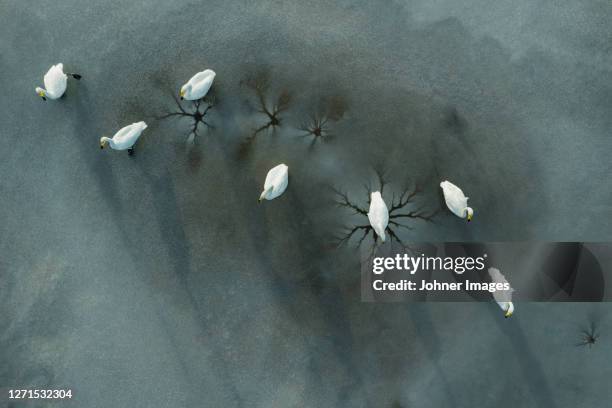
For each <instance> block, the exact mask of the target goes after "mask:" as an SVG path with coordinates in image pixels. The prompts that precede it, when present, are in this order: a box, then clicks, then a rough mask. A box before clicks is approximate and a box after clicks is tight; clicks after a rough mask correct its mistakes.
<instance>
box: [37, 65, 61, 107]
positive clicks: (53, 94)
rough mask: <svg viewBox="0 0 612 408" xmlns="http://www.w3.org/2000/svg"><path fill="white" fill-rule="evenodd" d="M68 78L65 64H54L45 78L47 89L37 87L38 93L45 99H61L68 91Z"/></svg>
mask: <svg viewBox="0 0 612 408" xmlns="http://www.w3.org/2000/svg"><path fill="white" fill-rule="evenodd" d="M67 80H68V76H67V75H66V74H64V64H62V63H59V64H56V65H53V66H52V67H51V68H49V71H47V73H46V74H45V76H44V78H43V81H44V83H45V88H46V89H43V88H41V87H36V93H37V94H38V96H40V97H41V98H43V99H45V98H49V99H59V98H61V97H62V95H64V92H66V85H67V82H68V81H67Z"/></svg>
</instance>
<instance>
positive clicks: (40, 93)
mask: <svg viewBox="0 0 612 408" xmlns="http://www.w3.org/2000/svg"><path fill="white" fill-rule="evenodd" d="M36 94H37V95H38V96H40V97H41V98H42V99H43V101H46V100H47V91H45V90H44V89H42V88H41V87H39V86H37V87H36Z"/></svg>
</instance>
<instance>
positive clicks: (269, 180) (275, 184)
mask: <svg viewBox="0 0 612 408" xmlns="http://www.w3.org/2000/svg"><path fill="white" fill-rule="evenodd" d="M287 184H289V167H287V165H286V164H283V163H281V164H279V165H278V166H276V167H274V168H272V169H271V170H270V171H269V172H268V175H267V176H266V181H265V182H264V189H263V192H262V193H261V195H260V196H259V202H261V200H263V199H266V200H273V199H275V198H276V197H278V196H279V195H281V194H283V193H284V192H285V190H286V189H287Z"/></svg>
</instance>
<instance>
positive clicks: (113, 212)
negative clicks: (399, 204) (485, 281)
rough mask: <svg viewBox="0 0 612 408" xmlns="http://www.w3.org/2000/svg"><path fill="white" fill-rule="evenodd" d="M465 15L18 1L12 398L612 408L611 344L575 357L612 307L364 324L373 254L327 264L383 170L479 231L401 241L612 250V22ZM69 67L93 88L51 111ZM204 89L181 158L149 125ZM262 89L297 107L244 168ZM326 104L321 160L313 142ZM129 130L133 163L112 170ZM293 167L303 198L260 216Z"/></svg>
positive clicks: (12, 86)
mask: <svg viewBox="0 0 612 408" xmlns="http://www.w3.org/2000/svg"><path fill="white" fill-rule="evenodd" d="M460 3H461V5H459V2H456V1H450V0H448V1H420V2H371V1H361V2H348V1H307V2H305V1H304V2H298V1H291V2H286V1H283V2H281V1H256V2H243V1H229V0H228V1H223V2H186V1H178V0H177V1H165V0H164V1H161V0H143V1H117V0H103V1H96V2H92V3H91V4H89V3H88V4H85V3H83V2H80V1H73V0H71V1H65V0H62V1H45V2H41V1H31V0H30V1H3V2H2V3H1V4H0V9H2V12H1V13H0V72H2V79H1V80H0V81H1V82H0V85H1V86H2V90H3V92H2V94H3V96H2V98H0V112H2V116H1V121H2V122H1V125H2V132H1V136H2V137H1V141H0V143H1V146H0V147H1V148H0V170H1V171H2V180H1V181H0V200H1V201H0V204H1V205H0V255H1V258H0V316H2V318H1V319H0V325H1V326H0V329H1V330H0V350H1V351H0V387H7V388H9V387H10V388H12V387H19V388H23V387H45V388H49V387H56V388H72V389H73V393H74V395H75V397H74V399H73V401H72V402H71V403H67V404H65V406H75V407H76V406H78V407H105V408H106V407H111V406H112V407H131V408H135V407H152V406H155V407H173V408H175V407H194V406H207V407H208V406H210V407H283V408H285V407H293V406H295V407H303V406H312V407H324V406H325V407H327V406H330V407H331V406H342V407H371V406H376V407H387V406H389V407H391V406H393V404H394V403H398V404H400V406H402V407H409V406H418V407H442V406H447V407H459V406H470V407H471V406H496V407H517V406H522V407H575V406H581V407H590V406H592V407H600V406H602V401H609V400H610V398H611V396H610V388H609V380H608V379H609V378H610V376H611V374H612V371H611V368H610V366H609V364H606V361H609V359H610V348H609V347H604V346H607V344H605V342H606V341H607V340H606V337H605V318H603V317H602V319H603V320H602V321H603V322H604V326H603V329H602V330H603V331H604V334H602V338H601V340H600V342H601V343H602V344H597V345H595V346H594V347H592V348H591V349H589V350H585V349H583V348H576V347H575V346H574V344H575V343H576V342H578V341H579V340H580V339H579V335H580V334H579V326H580V325H582V324H586V323H585V322H586V321H587V317H588V316H589V315H590V314H591V313H597V314H599V315H600V316H605V313H607V311H608V310H609V307H607V306H605V305H600V306H597V305H588V306H587V305H560V304H556V305H518V306H517V311H516V313H515V316H513V317H512V319H509V320H505V319H503V318H502V317H501V316H500V313H499V309H498V307H497V305H495V304H494V303H491V304H461V305H445V304H435V305H432V304H428V305H408V304H385V305H372V304H363V303H360V298H359V263H358V256H357V255H356V254H357V253H356V251H352V250H350V249H345V250H341V251H332V250H330V249H329V245H327V243H328V242H329V239H330V237H331V236H333V234H334V233H335V232H337V231H336V229H337V228H339V227H340V226H341V224H342V223H350V222H351V220H352V219H351V218H350V217H347V216H346V214H345V213H344V212H343V211H342V209H338V208H336V207H334V206H333V204H332V201H331V200H332V198H333V197H332V196H331V195H330V191H329V189H328V186H329V185H334V186H337V187H342V188H344V189H345V190H348V191H349V192H350V193H351V194H352V195H354V196H356V197H365V194H364V193H363V190H362V188H361V186H362V184H363V183H364V182H366V181H367V179H368V178H369V177H370V175H371V172H370V169H371V168H372V167H373V166H376V165H381V164H384V166H385V168H386V169H387V174H388V178H389V180H390V182H391V183H396V184H397V186H398V187H399V188H401V187H402V186H403V184H404V183H406V182H410V181H412V182H415V181H418V182H420V183H421V184H422V185H423V186H424V188H425V189H426V190H427V191H428V192H429V193H431V194H430V195H429V196H430V199H431V200H432V203H433V204H435V200H436V199H437V198H436V197H437V196H436V194H437V190H436V188H437V184H438V183H439V180H440V179H449V180H452V181H453V182H456V183H457V184H458V185H461V186H462V188H463V189H464V191H465V192H466V194H467V195H469V196H470V204H471V205H472V206H473V207H474V208H475V211H476V216H475V218H474V221H473V222H472V223H471V225H469V227H466V225H465V223H464V222H463V221H462V220H459V219H456V217H453V216H452V215H444V216H441V217H440V218H439V219H438V221H437V223H436V224H435V225H431V224H425V223H415V225H414V226H415V229H414V230H412V231H404V234H405V235H404V238H405V239H407V240H410V239H415V240H418V241H426V240H428V239H432V240H449V241H450V240H457V241H458V240H529V239H533V240H558V241H570V240H590V241H597V240H609V237H610V224H609V223H608V222H605V220H609V219H611V216H612V207H611V206H610V199H611V198H612V188H611V187H610V183H609V182H608V175H609V174H610V170H611V164H610V160H609V159H608V156H609V152H610V151H611V149H612V138H610V128H611V126H610V125H611V124H612V122H611V119H610V118H612V115H610V112H609V110H610V106H611V103H610V102H612V71H611V70H610V66H611V64H610V63H611V62H612V58H611V54H610V47H609V39H610V34H611V31H612V28H610V24H608V22H609V21H610V18H611V17H612V9H611V8H610V6H609V5H607V4H605V2H571V1H564V2H530V1H526V0H525V1H521V2H518V3H516V2H514V3H512V5H510V3H504V2H484V1H479V0H470V1H463V2H460ZM515 3H516V7H515ZM57 62H63V63H64V66H65V68H66V71H68V72H69V71H73V72H77V73H80V74H81V75H83V79H82V80H81V81H80V82H78V83H77V82H76V81H70V83H69V87H68V91H67V95H66V97H65V98H64V99H63V100H61V101H47V102H46V103H45V102H42V101H41V100H40V98H38V97H37V96H36V94H35V92H34V87H35V86H37V85H39V84H40V83H41V81H42V76H43V74H44V73H45V72H46V71H47V69H48V68H49V66H51V64H54V63H57ZM204 68H211V69H214V70H215V71H216V72H217V78H216V80H215V84H214V93H215V95H216V97H217V105H216V106H215V107H214V108H213V110H211V111H210V116H209V117H207V119H208V120H209V121H210V123H211V125H213V126H214V129H210V130H203V129H202V131H201V133H200V135H199V136H198V137H197V139H196V145H195V146H193V147H189V146H186V145H185V139H186V137H187V135H188V132H189V129H190V126H191V122H189V120H187V119H172V120H164V121H159V120H155V117H156V116H160V115H163V114H165V113H168V112H171V111H173V110H176V106H175V105H174V102H173V100H172V96H171V95H172V94H176V93H177V92H178V89H179V87H180V85H181V84H183V83H184V82H185V81H186V80H187V79H189V78H190V77H191V75H193V74H194V73H195V72H197V71H200V70H202V69H204ZM266 74H267V75H268V78H269V89H268V99H269V101H270V103H271V102H272V101H273V100H274V99H275V98H276V97H277V96H278V95H279V94H281V93H282V92H283V91H288V92H290V93H291V95H292V99H291V102H290V105H289V108H288V109H287V111H286V112H283V114H282V115H281V126H280V127H278V128H277V129H276V131H275V132H274V133H272V132H266V133H264V132H262V133H260V134H258V135H257V137H256V139H255V141H254V142H252V143H251V144H250V145H248V146H247V147H246V148H245V147H244V144H243V142H244V139H245V138H246V137H248V136H249V135H250V134H251V133H252V130H253V129H255V128H257V127H258V126H261V125H262V124H265V119H266V118H265V116H263V115H261V114H258V113H257V112H256V111H255V109H256V108H257V98H256V96H255V94H254V93H253V92H252V90H251V89H250V88H249V87H248V86H246V85H245V81H246V80H247V79H249V78H254V77H257V76H260V75H266ZM330 100H334V101H342V105H344V106H345V107H346V109H345V111H343V112H342V115H339V116H342V117H341V118H340V119H339V120H338V121H336V122H332V123H331V124H330V132H331V133H333V136H334V137H333V138H331V139H329V140H327V141H323V142H322V143H317V144H315V145H313V146H312V147H311V146H310V144H309V143H310V139H309V138H307V137H304V138H303V137H301V136H300V134H301V133H302V132H300V130H299V129H298V128H299V127H300V124H301V123H302V122H303V121H305V120H306V119H307V118H308V117H309V115H311V114H313V113H314V112H317V111H319V110H325V109H327V108H329V106H330ZM185 106H187V105H185ZM139 120H145V121H146V122H147V123H148V124H149V128H148V129H147V130H146V132H145V134H144V135H143V137H142V138H141V139H140V141H139V143H138V145H137V147H136V154H135V156H134V157H128V155H127V154H126V153H124V152H114V151H107V150H104V151H100V149H99V147H98V141H99V138H100V136H102V135H107V136H110V135H112V134H113V133H114V132H115V131H116V130H117V129H119V128H121V127H122V126H124V125H126V124H129V123H133V122H135V121H139ZM280 162H285V163H287V164H288V165H289V167H290V168H291V177H292V179H291V182H290V185H289V188H288V190H287V192H286V193H285V194H284V195H283V196H282V197H281V198H279V199H277V200H274V201H272V202H266V203H263V204H261V205H257V198H258V196H259V192H260V190H261V185H262V183H263V180H264V178H265V174H266V171H267V170H268V169H269V168H270V167H271V166H272V165H274V164H277V163H280ZM362 199H363V198H362ZM608 324H610V321H609V320H608ZM599 346H601V347H599ZM2 392H3V393H5V391H2ZM2 398H5V396H4V395H3V396H2Z"/></svg>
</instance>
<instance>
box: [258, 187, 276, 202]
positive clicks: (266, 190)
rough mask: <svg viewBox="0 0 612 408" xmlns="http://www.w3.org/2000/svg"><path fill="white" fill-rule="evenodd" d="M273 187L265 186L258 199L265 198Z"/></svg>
mask: <svg viewBox="0 0 612 408" xmlns="http://www.w3.org/2000/svg"><path fill="white" fill-rule="evenodd" d="M273 188H274V186H270V187H268V188H266V189H265V190H264V191H263V192H262V193H261V196H260V197H259V198H260V199H263V198H266V197H267V196H268V195H269V194H270V193H271V192H272V189H273Z"/></svg>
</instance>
